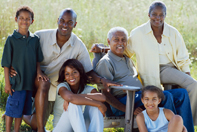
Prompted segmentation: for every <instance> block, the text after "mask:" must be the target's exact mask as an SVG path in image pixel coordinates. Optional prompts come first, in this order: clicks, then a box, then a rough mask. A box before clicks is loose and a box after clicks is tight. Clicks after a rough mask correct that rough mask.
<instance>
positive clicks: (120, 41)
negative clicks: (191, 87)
mask: <svg viewBox="0 0 197 132" xmlns="http://www.w3.org/2000/svg"><path fill="white" fill-rule="evenodd" d="M127 37H128V33H127V31H126V30H125V29H124V28H121V27H115V28H112V29H111V30H110V31H109V32H108V39H107V41H108V44H109V46H110V50H109V52H108V53H107V54H106V55H105V56H104V57H103V58H102V59H101V60H100V61H99V62H98V64H97V66H96V72H97V73H98V74H99V75H100V76H103V77H105V78H107V79H109V80H112V81H114V82H118V83H120V84H124V85H130V86H138V87H142V85H141V83H140V81H139V80H138V78H137V71H136V69H135V67H134V65H133V63H132V61H131V59H129V58H128V57H127V56H125V55H124V50H125V48H126V46H127ZM99 88H102V87H101V86H100V87H99ZM103 92H104V94H105V95H106V98H107V99H106V101H107V103H109V104H110V105H111V109H112V112H113V114H115V115H123V114H124V112H125V104H126V93H125V92H124V91H122V90H118V89H112V90H111V93H109V92H108V91H106V90H105V89H104V90H103ZM171 93H172V94H171ZM140 94H141V92H137V93H136V98H135V108H137V107H139V106H142V105H143V104H142V103H141V100H140ZM164 94H165V97H166V98H165V100H164V101H163V102H162V103H161V104H160V105H161V106H163V107H165V108H168V109H171V110H172V111H173V112H174V113H175V114H176V113H178V114H180V115H181V116H182V117H183V120H184V125H185V126H186V128H187V129H188V130H192V129H193V120H192V114H191V107H190V103H189V97H188V94H187V91H186V90H185V89H176V90H169V91H164ZM172 95H173V96H175V97H181V100H173V96H172ZM174 99H176V98H174ZM174 102H175V107H176V109H175V107H174Z"/></svg>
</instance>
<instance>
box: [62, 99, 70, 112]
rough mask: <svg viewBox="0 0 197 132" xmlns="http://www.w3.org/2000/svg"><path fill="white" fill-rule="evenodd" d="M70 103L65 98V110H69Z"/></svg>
mask: <svg viewBox="0 0 197 132" xmlns="http://www.w3.org/2000/svg"><path fill="white" fill-rule="evenodd" d="M68 105H69V102H68V101H66V100H64V104H63V108H64V110H65V111H67V109H68Z"/></svg>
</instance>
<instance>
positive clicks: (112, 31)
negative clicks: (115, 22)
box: [107, 27, 128, 40]
mask: <svg viewBox="0 0 197 132" xmlns="http://www.w3.org/2000/svg"><path fill="white" fill-rule="evenodd" d="M117 31H120V32H124V33H125V35H126V37H127V38H128V32H127V30H126V29H125V28H123V27H113V28H111V29H110V30H109V32H108V34H107V38H108V39H109V40H111V39H112V37H113V34H114V33H115V32H117Z"/></svg>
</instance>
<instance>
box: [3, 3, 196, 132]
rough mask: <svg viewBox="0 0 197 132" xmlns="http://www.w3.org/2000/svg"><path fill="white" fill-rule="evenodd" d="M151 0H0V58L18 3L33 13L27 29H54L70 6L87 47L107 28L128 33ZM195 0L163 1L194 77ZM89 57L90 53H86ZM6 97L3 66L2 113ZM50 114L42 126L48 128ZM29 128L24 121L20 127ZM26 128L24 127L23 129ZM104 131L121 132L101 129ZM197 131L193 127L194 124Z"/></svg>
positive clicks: (103, 37)
mask: <svg viewBox="0 0 197 132" xmlns="http://www.w3.org/2000/svg"><path fill="white" fill-rule="evenodd" d="M152 1H153V0H107V1H106V0H72V1H71V0H33V1H32V0H1V1H0V9H1V10H0V58H1V55H2V50H3V45H4V43H5V40H6V38H7V36H8V35H9V34H12V32H13V30H14V29H16V28H17V25H16V23H15V21H14V17H15V11H16V10H17V8H18V7H19V6H21V5H29V6H30V7H31V8H32V9H33V10H34V13H35V21H34V23H33V25H32V26H31V27H30V31H31V32H35V31H37V30H41V29H50V28H57V18H58V16H59V14H60V12H61V10H62V9H64V8H67V7H70V8H73V9H74V10H75V11H76V13H77V15H78V18H77V21H78V24H77V26H76V28H75V29H74V30H73V32H74V33H75V34H77V36H79V37H80V38H81V39H82V41H83V42H84V43H85V44H86V46H87V48H88V49H90V47H91V45H92V44H93V43H104V44H107V41H106V35H107V32H108V31H109V29H110V28H112V27H114V26H122V27H124V28H126V29H127V30H128V32H130V31H131V30H132V29H133V28H135V27H137V26H139V25H141V24H142V23H145V22H146V21H147V20H148V8H149V5H150V4H151V2H152ZM196 3H197V0H187V1H186V0H178V1H175V0H166V1H165V4H166V6H167V17H166V19H165V21H166V22H167V23H169V24H170V25H172V26H174V27H176V28H177V29H178V30H179V31H180V33H181V34H182V36H183V38H184V40H185V43H186V46H187V48H188V51H189V53H190V59H191V60H192V65H191V74H192V77H194V78H195V79H197V70H195V69H197V58H196V56H197V37H196V31H197V23H196V21H197V16H196V12H197V4H196ZM90 56H91V57H93V55H92V54H91V53H90ZM6 96H7V95H5V94H4V76H3V69H2V68H0V114H2V113H4V110H5V109H4V108H5V101H6ZM52 118H53V117H52V116H50V119H49V121H48V123H47V126H46V128H47V129H48V130H52ZM4 128H5V127H4V124H3V121H2V120H1V119H0V131H4ZM26 129H29V128H28V126H26V125H25V124H24V123H23V124H22V130H23V131H26ZM27 131H28V130H27ZM104 131H106V132H107V131H111V132H112V131H114V132H115V131H116V132H118V131H123V130H122V129H105V130H104ZM195 131H196V132H197V127H195Z"/></svg>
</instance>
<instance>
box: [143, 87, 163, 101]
mask: <svg viewBox="0 0 197 132" xmlns="http://www.w3.org/2000/svg"><path fill="white" fill-rule="evenodd" d="M147 91H150V92H154V93H157V95H158V97H159V98H160V99H161V100H164V99H165V96H164V94H163V91H162V90H161V89H160V88H158V87H156V86H146V87H145V88H143V89H142V94H141V98H143V97H144V94H145V92H147Z"/></svg>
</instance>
